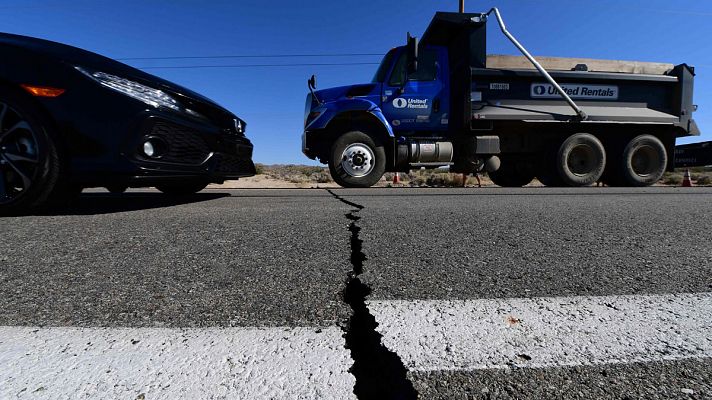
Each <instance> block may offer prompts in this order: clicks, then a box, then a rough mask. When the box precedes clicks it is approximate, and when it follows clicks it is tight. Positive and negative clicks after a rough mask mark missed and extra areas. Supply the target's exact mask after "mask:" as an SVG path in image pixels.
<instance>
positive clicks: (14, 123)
mask: <svg viewBox="0 0 712 400" xmlns="http://www.w3.org/2000/svg"><path fill="white" fill-rule="evenodd" d="M251 158H252V144H251V143H250V141H249V140H248V139H247V138H246V137H245V122H244V121H242V120H241V119H239V118H238V117H236V116H235V115H233V114H232V113H231V112H229V111H227V110H226V109H224V108H223V107H221V106H219V105H217V104H216V103H215V102H213V101H211V100H209V99H207V98H205V97H203V96H201V95H199V94H197V93H195V92H193V91H191V90H188V89H186V88H183V87H181V86H179V85H176V84H174V83H171V82H168V81H166V80H163V79H161V78H158V77H156V76H153V75H150V74H147V73H145V72H142V71H140V70H138V69H135V68H132V67H130V66H128V65H125V64H122V63H120V62H117V61H115V60H112V59H109V58H106V57H103V56H100V55H98V54H95V53H91V52H89V51H85V50H82V49H78V48H75V47H71V46H67V45H63V44H60V43H55V42H51V41H47V40H41V39H36V38H30V37H25V36H18V35H11V34H2V33H0V213H7V212H18V211H27V210H34V209H38V208H43V207H48V206H53V205H62V204H67V202H68V201H69V200H71V199H72V198H73V197H76V196H77V195H78V194H79V193H80V192H81V190H82V189H83V188H88V187H106V188H108V189H109V190H110V191H112V192H122V191H124V190H126V188H128V187H148V186H155V187H157V188H158V189H159V190H161V191H162V192H164V193H166V194H172V195H180V194H190V193H195V192H198V191H200V190H202V189H203V188H205V186H207V185H208V184H209V183H222V182H223V181H225V180H229V179H237V178H240V177H246V176H252V175H254V174H255V166H254V164H253V162H252V159H251Z"/></svg>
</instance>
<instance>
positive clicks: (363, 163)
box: [329, 131, 386, 188]
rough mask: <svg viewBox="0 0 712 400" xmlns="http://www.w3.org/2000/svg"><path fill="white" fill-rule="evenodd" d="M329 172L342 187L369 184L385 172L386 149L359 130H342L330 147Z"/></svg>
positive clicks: (377, 179) (373, 183) (369, 185)
mask: <svg viewBox="0 0 712 400" xmlns="http://www.w3.org/2000/svg"><path fill="white" fill-rule="evenodd" d="M329 171H330V172H331V177H332V178H333V179H334V181H335V182H336V183H338V184H339V185H341V186H343V187H347V188H367V187H371V186H373V185H375V184H376V182H378V181H379V180H380V179H381V177H383V174H384V173H385V171H386V151H385V149H384V148H383V144H381V143H380V142H378V141H376V140H375V139H374V138H372V137H371V136H369V135H367V134H365V133H363V132H360V131H352V132H347V133H344V134H343V135H341V136H339V138H338V139H336V141H335V142H334V144H333V145H332V146H331V153H330V157H329Z"/></svg>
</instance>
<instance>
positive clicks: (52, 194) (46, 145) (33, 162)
mask: <svg viewBox="0 0 712 400" xmlns="http://www.w3.org/2000/svg"><path fill="white" fill-rule="evenodd" d="M50 129H51V127H50V126H49V124H47V123H46V122H45V120H44V118H42V117H41V116H40V114H39V113H38V112H37V111H36V110H35V109H34V107H33V105H32V104H31V103H30V102H29V101H27V100H26V99H25V98H24V97H23V96H21V95H19V94H16V93H14V92H12V91H9V90H7V89H3V88H0V215H14V214H19V213H26V212H29V211H37V210H41V209H43V208H46V207H47V206H49V205H51V204H52V203H61V201H60V200H61V199H60V197H64V196H63V194H65V193H67V192H68V190H66V188H65V186H67V185H66V184H64V183H63V179H62V163H61V159H60V152H59V149H58V147H57V145H56V143H55V142H54V140H53V139H52V137H51V135H50Z"/></svg>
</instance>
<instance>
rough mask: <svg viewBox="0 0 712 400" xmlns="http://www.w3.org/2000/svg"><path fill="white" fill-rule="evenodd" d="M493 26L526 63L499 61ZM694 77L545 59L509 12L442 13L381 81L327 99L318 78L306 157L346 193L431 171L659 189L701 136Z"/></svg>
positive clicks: (396, 55) (308, 114)
mask: <svg viewBox="0 0 712 400" xmlns="http://www.w3.org/2000/svg"><path fill="white" fill-rule="evenodd" d="M493 18H496V22H497V23H498V24H499V26H500V28H501V30H502V32H503V33H504V35H505V36H506V37H507V38H509V40H510V41H511V42H512V43H513V44H514V46H515V47H516V48H517V49H518V50H519V51H520V52H521V53H522V56H488V55H487V37H486V36H487V34H486V33H487V30H486V25H487V22H488V20H490V19H493ZM694 76H695V70H694V68H693V67H691V66H688V65H687V64H680V65H676V66H675V65H672V64H662V63H643V62H631V61H608V60H592V59H571V58H534V57H532V56H531V54H529V52H528V51H527V50H526V49H525V48H524V47H523V46H522V45H521V44H520V43H519V42H518V41H517V39H516V38H515V37H514V36H513V35H512V34H511V33H509V31H508V30H507V28H506V26H505V24H504V21H503V19H502V17H501V15H500V13H499V11H498V10H497V9H492V10H491V11H490V12H488V13H448V12H438V13H436V15H435V16H434V18H433V20H432V22H431V23H430V25H429V26H428V28H427V30H426V31H425V33H424V34H423V36H422V39H421V40H420V41H418V40H417V39H416V38H413V37H410V34H408V40H407V43H406V45H405V46H401V47H396V48H394V49H392V50H390V51H389V52H388V53H387V54H386V55H385V57H384V58H383V61H382V62H381V64H380V66H379V67H378V70H377V71H376V74H375V76H374V78H373V81H372V82H371V83H366V84H357V85H351V86H344V87H336V88H330V89H324V90H316V79H315V77H314V76H312V78H311V79H310V80H309V81H308V85H309V89H310V93H309V94H308V95H307V101H306V110H305V113H304V120H305V121H304V126H305V128H304V133H303V136H302V150H303V152H304V154H305V155H306V156H307V157H309V158H311V159H318V160H319V161H321V162H322V163H325V164H328V165H329V169H330V171H331V175H332V177H333V178H334V180H335V181H336V182H337V183H338V184H340V185H342V186H344V187H369V186H372V185H374V184H375V183H376V182H378V181H379V180H380V179H381V177H382V176H383V174H384V173H385V172H407V171H409V170H411V169H414V168H422V167H425V168H438V167H449V169H450V171H452V172H458V173H476V172H482V171H486V172H487V173H488V174H489V176H490V177H491V178H492V180H493V181H494V183H496V184H498V185H500V186H509V187H517V186H523V185H526V184H527V183H529V182H531V181H532V180H533V179H534V178H538V179H539V180H540V181H541V182H542V183H543V184H545V185H547V186H585V185H590V184H593V183H595V182H599V181H603V182H605V183H607V184H609V185H615V186H647V185H652V184H653V183H655V182H657V181H658V180H659V179H660V177H661V176H662V174H663V173H664V172H665V171H666V170H671V169H673V168H674V166H675V161H674V154H675V140H676V138H678V137H683V136H693V135H699V134H700V132H699V129H698V128H697V125H696V124H695V121H694V120H693V119H692V114H693V111H695V109H696V106H695V105H693V97H692V94H693V83H694Z"/></svg>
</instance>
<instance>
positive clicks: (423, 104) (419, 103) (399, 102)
mask: <svg viewBox="0 0 712 400" xmlns="http://www.w3.org/2000/svg"><path fill="white" fill-rule="evenodd" d="M393 107H395V108H406V107H407V108H420V109H423V108H428V99H404V98H402V97H398V98H397V99H393Z"/></svg>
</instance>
